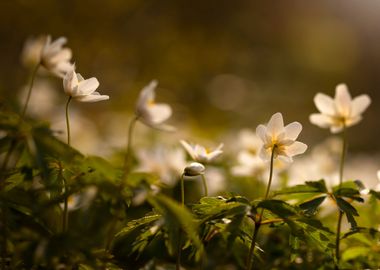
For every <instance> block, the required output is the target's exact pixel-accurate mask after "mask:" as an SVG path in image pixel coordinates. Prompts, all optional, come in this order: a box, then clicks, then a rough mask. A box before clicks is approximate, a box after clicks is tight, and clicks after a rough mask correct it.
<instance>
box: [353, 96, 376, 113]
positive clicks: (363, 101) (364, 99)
mask: <svg viewBox="0 0 380 270" xmlns="http://www.w3.org/2000/svg"><path fill="white" fill-rule="evenodd" d="M369 104H371V98H370V97H369V96H368V95H360V96H358V97H356V98H354V100H353V101H352V112H351V116H358V115H360V114H362V113H363V112H364V111H365V110H366V109H367V108H368V106H369Z"/></svg>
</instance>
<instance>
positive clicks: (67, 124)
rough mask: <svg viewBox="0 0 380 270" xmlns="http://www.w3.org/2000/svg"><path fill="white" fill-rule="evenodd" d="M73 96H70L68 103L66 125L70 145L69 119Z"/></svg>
mask: <svg viewBox="0 0 380 270" xmlns="http://www.w3.org/2000/svg"><path fill="white" fill-rule="evenodd" d="M71 99H72V97H71V96H70V97H69V99H68V100H67V103H66V127H67V144H68V145H70V119H69V104H70V101H71Z"/></svg>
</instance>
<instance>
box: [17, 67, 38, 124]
mask: <svg viewBox="0 0 380 270" xmlns="http://www.w3.org/2000/svg"><path fill="white" fill-rule="evenodd" d="M40 65H41V64H40V63H38V64H37V65H36V67H35V68H34V69H33V72H32V78H31V81H30V86H29V90H28V95H27V96H26V101H25V104H24V107H23V109H22V112H21V118H20V122H21V121H22V120H23V119H24V117H25V114H26V110H27V108H28V105H29V100H30V97H31V95H32V90H33V84H34V78H35V77H36V74H37V71H38V68H39V67H40Z"/></svg>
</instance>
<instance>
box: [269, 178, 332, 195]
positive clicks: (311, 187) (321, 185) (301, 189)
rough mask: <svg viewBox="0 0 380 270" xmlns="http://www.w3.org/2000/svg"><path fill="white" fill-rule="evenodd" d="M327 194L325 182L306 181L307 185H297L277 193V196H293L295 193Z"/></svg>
mask: <svg viewBox="0 0 380 270" xmlns="http://www.w3.org/2000/svg"><path fill="white" fill-rule="evenodd" d="M325 192H327V188H326V183H325V180H323V179H321V180H319V181H306V182H305V185H296V186H293V187H287V188H284V189H281V190H279V191H275V192H274V194H275V195H282V194H293V193H325Z"/></svg>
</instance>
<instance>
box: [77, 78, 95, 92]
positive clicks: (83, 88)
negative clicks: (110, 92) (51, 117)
mask: <svg viewBox="0 0 380 270" xmlns="http://www.w3.org/2000/svg"><path fill="white" fill-rule="evenodd" d="M98 87H99V81H98V79H96V78H94V77H93V78H90V79H87V80H84V81H81V82H79V84H78V93H77V94H78V95H80V96H81V95H90V94H91V93H93V92H94V91H95V90H96V89H97V88H98Z"/></svg>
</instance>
